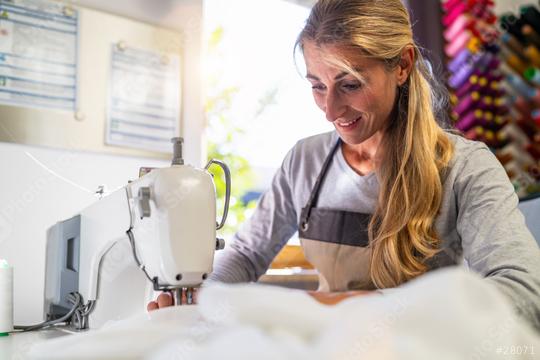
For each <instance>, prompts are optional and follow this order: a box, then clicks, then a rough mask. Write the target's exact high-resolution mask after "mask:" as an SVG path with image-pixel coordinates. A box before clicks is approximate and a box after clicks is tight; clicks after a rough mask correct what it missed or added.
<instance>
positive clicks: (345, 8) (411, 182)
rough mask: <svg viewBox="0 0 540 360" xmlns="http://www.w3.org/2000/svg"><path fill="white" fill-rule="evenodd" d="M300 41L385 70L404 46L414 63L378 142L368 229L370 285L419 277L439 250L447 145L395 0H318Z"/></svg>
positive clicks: (400, 7)
mask: <svg viewBox="0 0 540 360" xmlns="http://www.w3.org/2000/svg"><path fill="white" fill-rule="evenodd" d="M305 41H313V42H314V43H315V44H317V45H318V46H321V45H337V46H345V47H349V48H354V49H357V50H358V51H359V54H362V55H364V56H369V57H371V58H375V59H378V60H380V61H381V62H383V64H384V65H385V67H386V69H387V70H390V69H393V68H395V67H396V66H397V65H398V64H399V62H400V60H401V54H402V51H403V50H404V49H406V48H407V47H412V48H413V49H414V65H413V66H412V70H411V73H410V74H409V77H408V79H407V81H406V82H405V84H404V85H403V86H401V87H400V88H398V91H397V95H396V96H397V99H396V109H395V114H396V116H394V117H393V118H392V119H391V120H390V123H389V124H388V127H387V129H386V131H385V134H384V137H383V142H382V147H381V148H382V149H383V154H382V160H381V162H380V164H379V165H378V167H377V176H378V179H379V184H380V186H379V197H378V202H377V207H376V209H375V212H374V214H373V216H372V219H371V222H370V224H369V236H370V247H371V249H372V252H371V269H370V276H371V280H372V282H373V283H374V284H375V286H377V287H378V288H386V287H393V286H397V285H399V284H402V283H404V282H406V281H408V280H410V279H412V278H414V277H416V276H418V275H421V274H423V273H425V272H426V271H427V270H428V265H427V260H428V259H430V258H432V257H433V256H435V255H436V254H437V252H438V251H440V238H439V236H438V234H437V232H436V230H435V218H436V216H437V214H438V212H439V208H440V205H441V201H442V192H443V185H442V178H443V176H444V172H445V170H446V168H447V166H448V163H449V162H450V160H451V158H452V156H453V152H454V147H453V144H452V142H451V141H450V139H449V138H448V136H447V135H446V134H445V132H444V131H443V130H442V129H441V127H440V126H439V125H438V123H437V120H436V117H435V110H436V109H435V108H436V107H437V106H436V105H437V104H438V103H436V100H437V96H436V94H435V93H434V87H433V86H431V85H430V82H432V83H434V82H435V81H434V79H433V78H432V75H431V73H430V70H429V69H428V68H427V67H426V64H425V62H424V60H423V58H422V55H421V53H420V51H419V49H418V46H417V45H416V44H415V43H414V40H413V34H412V29H411V24H410V20H409V14H408V12H407V10H406V9H405V7H404V6H403V4H402V2H401V1H400V0H320V1H318V2H317V3H316V4H315V6H314V7H313V9H312V10H311V13H310V15H309V18H308V20H307V21H306V25H305V27H304V29H303V30H302V32H301V33H300V35H299V37H298V41H297V46H299V47H300V48H302V47H303V44H304V42H305ZM340 61H341V62H343V63H346V62H347V61H346V60H344V59H340ZM344 68H346V69H347V71H351V70H352V69H353V68H354V67H353V66H352V65H350V64H345V65H344Z"/></svg>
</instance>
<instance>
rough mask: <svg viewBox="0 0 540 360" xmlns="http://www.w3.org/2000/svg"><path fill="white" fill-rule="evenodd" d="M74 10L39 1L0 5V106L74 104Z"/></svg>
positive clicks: (69, 107) (2, 1)
mask: <svg viewBox="0 0 540 360" xmlns="http://www.w3.org/2000/svg"><path fill="white" fill-rule="evenodd" d="M77 42H78V14H77V11H76V10H74V9H72V8H70V7H66V6H65V5H63V4H60V3H57V2H50V1H43V0H0V104H7V105H17V106H26V107H37V108H53V109H60V110H70V111H73V110H75V109H76V105H77Z"/></svg>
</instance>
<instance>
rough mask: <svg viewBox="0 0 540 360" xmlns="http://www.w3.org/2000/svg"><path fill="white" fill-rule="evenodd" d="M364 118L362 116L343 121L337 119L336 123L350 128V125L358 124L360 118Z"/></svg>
mask: <svg viewBox="0 0 540 360" xmlns="http://www.w3.org/2000/svg"><path fill="white" fill-rule="evenodd" d="M361 118H362V116H360V117H358V118H356V119H354V120H351V121H348V122H341V121H336V124H337V125H338V126H340V127H343V128H348V127H350V126H353V125H354V124H356V123H357V122H358V120H360V119H361Z"/></svg>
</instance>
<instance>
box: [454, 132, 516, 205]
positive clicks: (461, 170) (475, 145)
mask: <svg viewBox="0 0 540 360" xmlns="http://www.w3.org/2000/svg"><path fill="white" fill-rule="evenodd" d="M448 136H449V138H450V139H451V140H452V141H453V142H454V149H455V150H454V157H453V159H452V161H451V163H450V166H449V170H450V172H449V177H450V178H449V179H448V178H447V181H448V180H449V181H451V182H452V183H453V187H454V191H457V192H460V191H462V190H466V189H468V190H471V189H474V193H475V195H476V196H482V195H487V194H488V193H490V192H491V191H492V190H494V189H497V190H496V192H497V193H498V194H499V195H500V196H502V194H505V193H508V194H513V193H514V187H513V185H512V183H511V182H510V180H509V179H508V175H507V174H506V171H505V170H504V167H503V166H502V165H501V163H500V162H499V160H498V159H497V157H496V156H495V154H493V152H492V151H491V150H490V148H489V147H487V145H486V144H484V143H482V142H479V141H472V140H468V139H465V138H463V137H462V136H459V135H455V134H448ZM503 189H504V190H503Z"/></svg>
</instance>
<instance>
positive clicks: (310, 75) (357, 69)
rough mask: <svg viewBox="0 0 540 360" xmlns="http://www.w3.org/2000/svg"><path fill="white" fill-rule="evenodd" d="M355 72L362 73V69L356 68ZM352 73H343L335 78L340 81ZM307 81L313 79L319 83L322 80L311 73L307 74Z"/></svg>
mask: <svg viewBox="0 0 540 360" xmlns="http://www.w3.org/2000/svg"><path fill="white" fill-rule="evenodd" d="M354 71H357V72H362V69H360V68H356V69H354ZM349 74H350V73H349V72H347V71H342V72H340V73H339V74H337V75H336V76H335V77H334V80H339V79H341V78H343V77H345V76H347V75H349ZM306 79H312V80H317V81H320V80H321V79H319V78H318V77H317V76H315V75H313V74H310V73H307V74H306Z"/></svg>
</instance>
